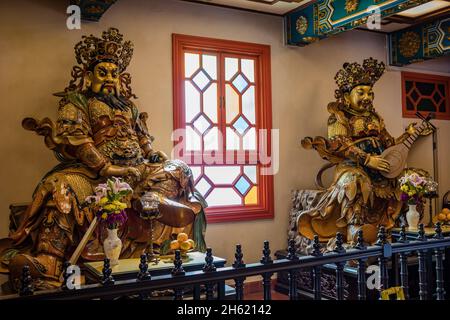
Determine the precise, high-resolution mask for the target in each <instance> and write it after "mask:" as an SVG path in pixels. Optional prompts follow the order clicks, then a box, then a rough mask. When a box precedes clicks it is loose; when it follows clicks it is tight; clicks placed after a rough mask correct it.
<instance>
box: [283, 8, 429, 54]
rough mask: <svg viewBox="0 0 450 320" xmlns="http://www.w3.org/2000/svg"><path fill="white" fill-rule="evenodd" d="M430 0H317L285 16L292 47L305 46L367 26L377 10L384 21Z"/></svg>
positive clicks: (287, 35)
mask: <svg viewBox="0 0 450 320" xmlns="http://www.w3.org/2000/svg"><path fill="white" fill-rule="evenodd" d="M429 1H430V0H318V1H317V2H314V3H312V4H310V5H308V6H306V7H303V8H299V9H298V10H296V11H293V12H291V13H289V14H288V15H286V17H285V22H286V23H285V25H286V39H287V44H289V45H298V46H303V45H307V44H309V43H311V42H315V41H318V40H320V39H323V38H326V37H328V36H330V35H333V34H338V33H341V32H345V31H347V30H351V29H353V28H356V27H358V26H360V25H362V24H365V23H367V21H368V19H369V16H371V15H372V14H373V13H374V12H375V11H374V10H375V9H377V10H379V12H378V13H379V14H380V16H381V18H383V17H388V16H390V15H393V14H396V13H398V12H401V11H403V10H406V9H409V8H412V7H415V6H418V5H420V4H423V3H425V2H429Z"/></svg>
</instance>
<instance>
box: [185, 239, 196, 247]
mask: <svg viewBox="0 0 450 320" xmlns="http://www.w3.org/2000/svg"><path fill="white" fill-rule="evenodd" d="M187 241H188V242H189V243H190V244H191V249H193V248H194V247H195V242H194V240H192V239H188V240H187Z"/></svg>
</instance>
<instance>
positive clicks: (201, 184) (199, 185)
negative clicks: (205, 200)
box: [195, 178, 211, 196]
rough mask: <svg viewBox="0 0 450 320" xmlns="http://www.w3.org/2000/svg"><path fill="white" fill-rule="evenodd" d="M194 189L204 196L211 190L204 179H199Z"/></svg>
mask: <svg viewBox="0 0 450 320" xmlns="http://www.w3.org/2000/svg"><path fill="white" fill-rule="evenodd" d="M195 188H196V189H197V190H198V192H200V193H201V194H202V195H203V196H204V195H205V194H206V193H207V192H208V191H209V190H210V189H211V184H210V183H209V182H208V181H206V179H205V178H201V179H200V181H199V182H198V183H197V184H196V185H195Z"/></svg>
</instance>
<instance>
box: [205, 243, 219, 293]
mask: <svg viewBox="0 0 450 320" xmlns="http://www.w3.org/2000/svg"><path fill="white" fill-rule="evenodd" d="M202 270H203V272H215V271H216V266H215V265H214V257H213V255H212V249H211V248H207V249H206V256H205V265H204V266H203V269H202ZM205 287H206V300H212V299H214V284H212V283H211V282H208V283H207V284H206V285H205Z"/></svg>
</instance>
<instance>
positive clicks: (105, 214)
mask: <svg viewBox="0 0 450 320" xmlns="http://www.w3.org/2000/svg"><path fill="white" fill-rule="evenodd" d="M107 217H108V214H107V213H106V212H105V213H103V214H102V219H104V220H106V218H107Z"/></svg>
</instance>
